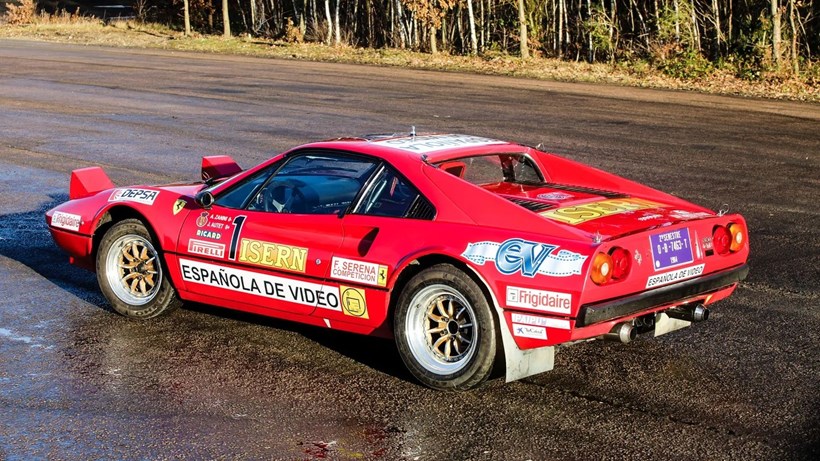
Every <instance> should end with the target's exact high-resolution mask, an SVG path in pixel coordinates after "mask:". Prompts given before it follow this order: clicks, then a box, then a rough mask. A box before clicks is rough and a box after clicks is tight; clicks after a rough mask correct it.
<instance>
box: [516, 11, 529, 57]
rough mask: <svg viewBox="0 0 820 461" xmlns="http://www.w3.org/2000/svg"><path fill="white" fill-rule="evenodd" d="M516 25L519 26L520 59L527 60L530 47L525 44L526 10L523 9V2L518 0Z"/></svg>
mask: <svg viewBox="0 0 820 461" xmlns="http://www.w3.org/2000/svg"><path fill="white" fill-rule="evenodd" d="M518 24H519V38H520V42H521V57H522V58H523V59H527V58H529V57H530V47H529V44H528V43H527V10H526V8H525V7H524V0H518Z"/></svg>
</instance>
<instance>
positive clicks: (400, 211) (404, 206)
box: [357, 168, 419, 218]
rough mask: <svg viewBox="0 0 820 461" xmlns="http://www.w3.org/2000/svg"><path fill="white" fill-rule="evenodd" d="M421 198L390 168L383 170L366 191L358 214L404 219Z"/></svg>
mask: <svg viewBox="0 0 820 461" xmlns="http://www.w3.org/2000/svg"><path fill="white" fill-rule="evenodd" d="M418 197H419V193H418V191H417V190H416V189H415V188H414V187H413V186H411V185H410V184H409V183H408V182H407V181H405V180H404V179H402V178H401V177H399V176H398V175H397V174H395V173H394V172H393V170H392V169H390V168H382V169H381V171H379V173H378V174H377V175H376V177H375V178H374V179H373V181H372V183H371V184H370V187H369V188H368V190H367V191H365V194H364V196H363V197H362V200H361V204H360V205H359V210H358V211H357V213H360V214H367V215H372V216H390V217H396V218H400V217H404V216H407V212H408V211H409V210H410V207H411V206H412V205H413V203H414V202H415V201H416V199H417V198H418Z"/></svg>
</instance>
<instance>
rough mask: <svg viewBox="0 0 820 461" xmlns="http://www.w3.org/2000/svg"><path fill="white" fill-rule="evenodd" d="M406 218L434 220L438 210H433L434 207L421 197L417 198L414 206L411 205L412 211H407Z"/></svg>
mask: <svg viewBox="0 0 820 461" xmlns="http://www.w3.org/2000/svg"><path fill="white" fill-rule="evenodd" d="M406 217H408V218H413V219H426V220H432V219H433V218H435V217H436V209H435V208H433V205H431V204H430V202H428V201H427V199H425V198H424V197H422V196H420V195H419V196H418V197H416V200H415V201H413V204H412V205H410V209H409V210H407V215H406Z"/></svg>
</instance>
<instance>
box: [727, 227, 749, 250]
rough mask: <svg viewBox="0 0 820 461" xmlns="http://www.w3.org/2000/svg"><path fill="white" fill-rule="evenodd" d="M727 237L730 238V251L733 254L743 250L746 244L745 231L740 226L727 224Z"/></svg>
mask: <svg viewBox="0 0 820 461" xmlns="http://www.w3.org/2000/svg"><path fill="white" fill-rule="evenodd" d="M729 235H730V236H731V237H732V242H731V243H730V244H729V250H730V251H732V252H735V251H738V250H740V249H741V248H743V245H744V244H745V243H746V229H744V228H743V225H742V224H739V223H731V224H729Z"/></svg>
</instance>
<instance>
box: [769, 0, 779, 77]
mask: <svg viewBox="0 0 820 461" xmlns="http://www.w3.org/2000/svg"><path fill="white" fill-rule="evenodd" d="M771 6H772V56H773V57H774V65H775V68H776V69H777V70H780V36H781V33H780V6H779V5H778V0H771Z"/></svg>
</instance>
